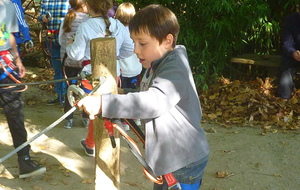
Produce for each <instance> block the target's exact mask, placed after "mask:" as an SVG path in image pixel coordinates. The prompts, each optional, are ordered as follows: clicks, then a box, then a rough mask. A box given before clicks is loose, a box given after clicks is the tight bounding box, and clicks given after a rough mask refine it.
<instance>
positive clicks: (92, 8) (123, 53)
mask: <svg viewBox="0 0 300 190" xmlns="http://www.w3.org/2000/svg"><path fill="white" fill-rule="evenodd" d="M86 6H87V9H88V13H89V14H90V16H91V18H89V19H88V20H87V21H85V22H83V23H81V24H80V26H79V27H78V29H77V32H76V35H75V39H74V42H73V43H71V44H70V45H68V46H67V47H66V52H67V54H68V57H69V58H70V59H72V60H77V61H80V60H81V61H84V63H85V64H88V63H89V61H90V59H91V55H90V40H92V39H95V38H100V37H109V36H110V37H114V38H115V39H116V53H117V59H124V58H126V57H129V56H131V55H133V42H132V39H131V38H130V35H129V32H128V30H126V28H125V27H124V25H123V24H122V23H121V22H120V21H119V20H117V19H114V18H111V17H110V18H109V17H108V16H107V11H108V10H109V9H110V8H111V7H112V6H113V5H112V1H111V0H101V1H98V0H86ZM81 145H82V146H83V148H84V151H85V152H86V154H87V155H88V156H93V155H94V147H95V143H94V132H93V122H90V123H89V126H88V134H87V137H86V139H83V140H81Z"/></svg>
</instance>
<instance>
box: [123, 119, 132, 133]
mask: <svg viewBox="0 0 300 190" xmlns="http://www.w3.org/2000/svg"><path fill="white" fill-rule="evenodd" d="M122 126H123V128H124V129H125V130H126V131H129V130H130V127H129V125H128V124H127V122H126V121H123V122H122Z"/></svg>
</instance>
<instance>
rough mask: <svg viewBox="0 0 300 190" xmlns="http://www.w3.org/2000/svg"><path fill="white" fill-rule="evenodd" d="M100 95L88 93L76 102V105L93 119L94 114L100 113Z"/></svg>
mask: <svg viewBox="0 0 300 190" xmlns="http://www.w3.org/2000/svg"><path fill="white" fill-rule="evenodd" d="M101 100H102V97H101V96H100V95H90V96H87V97H85V98H83V99H82V100H80V101H79V102H78V104H77V105H78V107H80V108H83V109H84V111H85V112H86V113H87V114H89V117H90V119H91V120H93V119H95V116H96V115H98V114H99V113H101V111H102V110H101V108H102V102H101Z"/></svg>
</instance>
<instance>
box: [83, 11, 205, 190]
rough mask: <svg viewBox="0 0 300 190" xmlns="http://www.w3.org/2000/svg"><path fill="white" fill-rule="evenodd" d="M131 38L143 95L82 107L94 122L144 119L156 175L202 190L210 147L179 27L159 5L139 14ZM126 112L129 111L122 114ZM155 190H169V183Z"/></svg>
mask: <svg viewBox="0 0 300 190" xmlns="http://www.w3.org/2000/svg"><path fill="white" fill-rule="evenodd" d="M129 30H130V36H131V38H132V39H133V41H134V52H135V53H136V54H137V56H138V58H139V60H140V62H141V63H142V65H143V67H144V68H146V69H147V70H146V73H145V75H144V78H143V80H142V83H141V87H142V90H144V91H141V92H133V93H128V94H124V95H120V94H117V95H115V94H103V95H92V96H87V97H85V98H83V99H82V100H81V101H79V102H78V106H79V107H83V109H84V110H85V111H86V112H87V113H89V115H90V119H94V118H95V116H96V115H97V114H99V113H102V117H105V118H141V119H143V120H144V123H145V130H146V132H145V134H146V140H145V143H146V144H145V159H146V162H147V163H148V165H149V166H150V168H151V169H152V170H153V172H154V174H155V175H156V176H162V175H165V174H168V173H170V172H172V173H173V175H174V176H175V178H176V179H177V181H178V182H179V183H180V185H181V187H182V189H183V190H187V189H188V190H198V189H199V188H200V185H201V181H202V176H203V173H204V169H205V167H206V164H207V161H208V156H209V146H208V142H207V139H206V136H205V132H204V130H203V129H202V127H201V125H200V121H201V116H202V110H201V105H200V102H199V98H198V97H199V96H198V94H197V90H196V86H195V83H194V79H193V75H192V72H191V68H190V65H189V62H188V57H187V52H186V49H185V47H184V46H175V45H176V41H177V37H178V32H179V24H178V21H177V18H176V16H175V15H174V13H173V12H172V11H170V10H169V9H168V8H166V7H163V6H161V5H149V6H147V7H145V8H143V9H141V10H140V11H139V12H137V14H136V15H135V16H134V17H133V18H132V19H131V21H130V23H129ZM124 110H130V111H126V112H124ZM153 189H154V190H167V189H168V186H167V184H166V182H165V181H164V183H163V184H162V185H158V184H154V188H153Z"/></svg>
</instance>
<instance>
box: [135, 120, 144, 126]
mask: <svg viewBox="0 0 300 190" xmlns="http://www.w3.org/2000/svg"><path fill="white" fill-rule="evenodd" d="M134 122H135V124H136V125H137V126H141V125H142V123H141V120H140V119H135V120H134Z"/></svg>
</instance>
